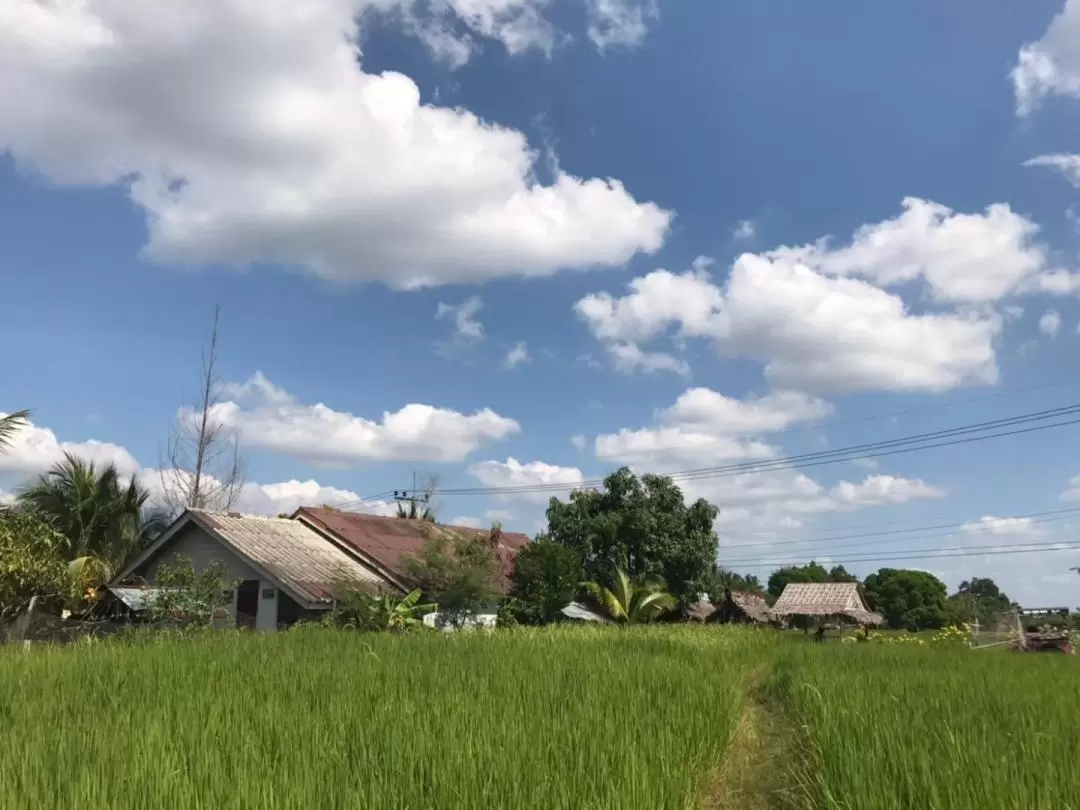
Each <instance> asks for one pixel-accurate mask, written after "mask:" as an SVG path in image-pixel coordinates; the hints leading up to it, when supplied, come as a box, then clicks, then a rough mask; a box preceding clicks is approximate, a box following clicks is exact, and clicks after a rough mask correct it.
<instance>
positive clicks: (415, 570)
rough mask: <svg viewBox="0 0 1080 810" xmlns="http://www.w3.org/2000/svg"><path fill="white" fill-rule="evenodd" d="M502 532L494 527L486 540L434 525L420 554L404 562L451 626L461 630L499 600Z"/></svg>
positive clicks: (411, 576)
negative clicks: (465, 623) (500, 537)
mask: <svg viewBox="0 0 1080 810" xmlns="http://www.w3.org/2000/svg"><path fill="white" fill-rule="evenodd" d="M499 531H500V529H499V527H498V524H495V525H494V526H492V530H491V533H490V534H489V535H488V537H486V538H484V537H482V536H475V535H469V536H466V535H464V534H459V533H457V532H454V531H450V530H449V529H445V528H443V527H441V526H437V525H434V524H431V525H429V528H428V532H429V533H428V538H427V540H425V541H424V545H423V548H422V549H421V550H420V552H419V553H418V554H416V555H415V556H411V557H406V558H405V560H404V563H403V564H404V568H405V573H406V576H407V577H408V578H409V580H410V581H411V582H412V583H413V584H414V585H415V586H416V587H418V588H420V590H421V591H422V592H423V594H424V598H425V599H429V600H431V601H433V602H435V603H436V604H437V605H438V606H439V613H440V614H441V617H442V618H444V619H446V620H448V621H449V622H450V623H451V624H454V625H456V626H461V625H462V624H463V623H464V622H465V621H466V620H467V619H468V617H469V616H470V615H472V614H475V613H479V612H480V611H481V610H483V609H484V608H486V607H488V606H490V605H492V604H493V603H494V602H495V601H496V599H497V598H498V596H499V589H498V585H497V580H498V577H499V558H498V555H497V553H496V550H495V549H496V548H497V546H498V533H499Z"/></svg>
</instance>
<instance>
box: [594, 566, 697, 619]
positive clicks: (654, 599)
mask: <svg viewBox="0 0 1080 810" xmlns="http://www.w3.org/2000/svg"><path fill="white" fill-rule="evenodd" d="M585 588H586V590H588V592H589V593H590V594H591V595H592V597H593V598H594V599H595V600H596V601H597V602H598V603H599V604H600V605H601V607H603V608H604V610H605V611H606V612H607V614H608V616H610V617H611V618H612V619H614V620H615V621H617V622H623V623H626V624H640V623H643V622H650V621H652V620H653V619H655V618H656V617H657V616H659V615H660V614H662V613H665V612H666V611H669V610H672V609H673V608H675V607H676V606H677V605H678V603H679V602H678V600H677V599H676V598H675V597H674V596H672V595H671V594H670V593H668V592H667V591H665V590H664V586H663V584H662V583H659V582H644V583H640V584H634V582H633V581H632V580H631V579H630V577H629V575H627V573H626V572H625V571H623V570H622V569H621V568H619V569H617V570H616V571H615V580H614V582H613V583H612V587H611V588H605V587H604V586H603V585H600V584H598V583H596V582H586V583H585Z"/></svg>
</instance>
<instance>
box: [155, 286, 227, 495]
mask: <svg viewBox="0 0 1080 810" xmlns="http://www.w3.org/2000/svg"><path fill="white" fill-rule="evenodd" d="M220 315H221V307H220V306H217V307H215V308H214V326H213V329H211V331H210V336H209V337H208V338H207V340H206V343H205V344H204V345H203V352H202V374H201V376H200V379H199V396H198V400H197V402H196V404H195V405H194V406H192V407H188V408H181V409H180V412H179V414H178V415H177V418H176V422H175V423H174V424H173V425H172V426H171V427H170V429H169V443H168V446H167V448H166V451H165V455H164V458H163V459H162V461H161V463H160V464H159V468H160V475H161V488H162V491H163V493H164V499H165V505H166V508H167V509H168V510H169V512H170V513H172V514H176V513H178V512H181V511H183V510H184V509H185V508H188V507H192V508H195V509H211V510H218V511H228V510H229V509H231V508H232V507H233V506H235V505H236V502H237V501H238V500H239V498H240V493H241V490H242V489H243V486H244V478H245V464H244V459H243V457H242V456H241V455H240V442H239V437H238V435H237V433H236V431H235V430H234V429H232V428H230V427H229V426H227V425H225V424H224V423H222V421H221V419H220V418H219V416H218V414H217V411H218V405H220V404H221V400H220V388H221V385H220V383H221V381H220V380H219V379H218V376H217V363H218V320H219V318H220Z"/></svg>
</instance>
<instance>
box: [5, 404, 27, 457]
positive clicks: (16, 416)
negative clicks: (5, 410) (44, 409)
mask: <svg viewBox="0 0 1080 810" xmlns="http://www.w3.org/2000/svg"><path fill="white" fill-rule="evenodd" d="M29 422H30V411H15V413H9V414H7V416H0V452H3V451H4V450H7V449H8V448H9V447H11V442H12V440H13V439H14V438H15V434H16V433H18V432H19V431H20V430H22V429H23V428H24V427H26V426H27V424H29Z"/></svg>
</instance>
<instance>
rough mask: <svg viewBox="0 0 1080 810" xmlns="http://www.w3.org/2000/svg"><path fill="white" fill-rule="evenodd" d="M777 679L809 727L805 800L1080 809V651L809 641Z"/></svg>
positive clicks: (878, 808)
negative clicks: (1028, 651) (1003, 651)
mask: <svg viewBox="0 0 1080 810" xmlns="http://www.w3.org/2000/svg"><path fill="white" fill-rule="evenodd" d="M774 686H775V688H776V689H777V692H778V694H779V695H780V696H781V697H782V698H783V699H784V701H785V703H786V704H787V705H788V706H789V707H790V710H791V712H792V714H793V721H794V722H795V724H796V725H797V726H798V727H799V728H801V729H803V735H804V739H803V742H804V745H805V747H804V754H805V757H804V768H803V770H802V779H801V783H802V787H803V796H804V803H805V805H808V806H812V807H820V808H830V809H832V808H851V810H855V808H858V809H859V810H864V809H865V810H892V809H893V808H896V810H900V808H912V807H925V808H943V809H944V808H948V810H968V808H970V809H971V810H976V809H978V810H982V809H983V808H1002V809H1003V810H1004V809H1011V808H1016V810H1044V809H1045V810H1051V808H1053V810H1069V808H1078V807H1080V769H1078V768H1077V767H1076V765H1077V762H1080V671H1078V668H1077V660H1076V659H1075V658H1072V657H1068V656H1060V655H1055V654H1039V655H1020V654H1015V653H1006V654H998V653H995V652H993V651H981V650H978V651H976V650H968V649H964V648H960V649H957V648H944V649H943V648H939V647H912V646H906V647H901V648H896V647H890V646H888V645H881V646H878V645H852V646H849V647H848V648H846V649H845V648H844V647H843V646H841V645H803V646H802V647H801V648H798V649H795V648H792V649H789V650H787V651H786V652H785V655H784V656H783V657H782V659H781V660H780V662H779V664H778V667H777V670H776V672H775V674H774Z"/></svg>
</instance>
